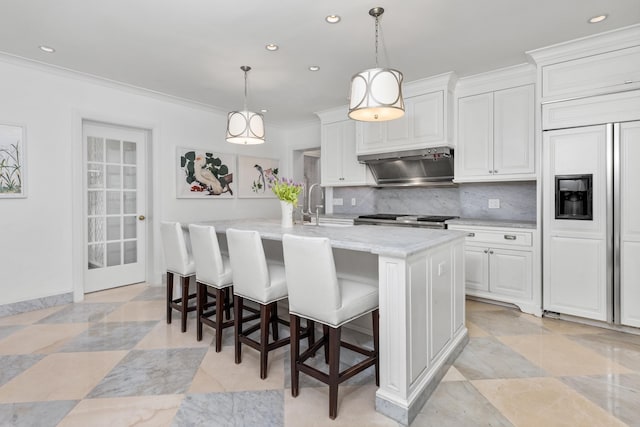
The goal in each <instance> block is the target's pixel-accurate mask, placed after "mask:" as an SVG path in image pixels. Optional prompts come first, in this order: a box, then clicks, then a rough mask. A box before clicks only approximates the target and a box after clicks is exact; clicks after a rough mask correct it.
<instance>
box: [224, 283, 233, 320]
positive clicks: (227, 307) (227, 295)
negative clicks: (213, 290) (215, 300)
mask: <svg viewBox="0 0 640 427" xmlns="http://www.w3.org/2000/svg"><path fill="white" fill-rule="evenodd" d="M232 289H233V287H232V286H229V287H228V288H224V289H223V292H224V314H225V316H226V317H227V320H229V319H231V295H232V291H231V290H232Z"/></svg>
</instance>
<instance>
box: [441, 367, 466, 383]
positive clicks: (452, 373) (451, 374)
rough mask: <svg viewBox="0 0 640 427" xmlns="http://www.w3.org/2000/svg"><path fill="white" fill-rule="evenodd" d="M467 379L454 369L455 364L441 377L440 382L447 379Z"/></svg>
mask: <svg viewBox="0 0 640 427" xmlns="http://www.w3.org/2000/svg"><path fill="white" fill-rule="evenodd" d="M466 380H467V379H466V378H465V377H464V375H462V374H461V373H460V371H458V370H457V369H456V367H455V366H451V367H450V368H449V370H448V371H447V373H446V374H445V375H444V377H442V380H441V381H442V382H447V381H466Z"/></svg>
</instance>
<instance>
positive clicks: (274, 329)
mask: <svg viewBox="0 0 640 427" xmlns="http://www.w3.org/2000/svg"><path fill="white" fill-rule="evenodd" d="M271 333H272V334H273V340H274V341H278V336H279V335H280V334H279V333H278V303H277V302H274V303H273V304H271Z"/></svg>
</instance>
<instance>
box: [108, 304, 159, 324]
mask: <svg viewBox="0 0 640 427" xmlns="http://www.w3.org/2000/svg"><path fill="white" fill-rule="evenodd" d="M165 307H166V304H165V302H164V301H158V300H150V301H130V302H126V303H124V304H123V305H121V306H120V307H118V308H116V309H115V310H113V311H112V312H111V313H109V314H107V315H106V316H105V317H104V319H102V321H103V322H144V321H148V320H161V319H164V318H165V317H166V313H165V311H166V308H165Z"/></svg>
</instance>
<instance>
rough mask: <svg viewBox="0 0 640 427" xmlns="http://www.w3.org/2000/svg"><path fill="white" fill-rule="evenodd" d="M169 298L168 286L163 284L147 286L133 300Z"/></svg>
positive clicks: (163, 299)
mask: <svg viewBox="0 0 640 427" xmlns="http://www.w3.org/2000/svg"><path fill="white" fill-rule="evenodd" d="M166 298H167V288H166V285H162V286H153V285H150V286H147V287H146V288H145V290H144V291H142V292H141V293H139V294H138V295H137V296H136V297H135V298H133V301H148V300H162V301H165V300H166Z"/></svg>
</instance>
